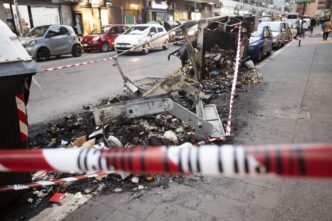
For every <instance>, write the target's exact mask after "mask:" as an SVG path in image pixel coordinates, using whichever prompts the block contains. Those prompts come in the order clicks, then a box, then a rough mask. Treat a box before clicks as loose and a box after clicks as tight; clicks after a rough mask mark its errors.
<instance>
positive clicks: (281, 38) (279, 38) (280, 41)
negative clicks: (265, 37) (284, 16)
mask: <svg viewBox="0 0 332 221" xmlns="http://www.w3.org/2000/svg"><path fill="white" fill-rule="evenodd" d="M260 25H262V26H269V27H270V28H271V31H272V36H273V44H272V46H273V47H274V48H280V47H282V46H284V45H285V43H286V40H287V38H288V36H289V35H288V31H287V30H286V24H285V22H283V21H271V22H262V23H260Z"/></svg>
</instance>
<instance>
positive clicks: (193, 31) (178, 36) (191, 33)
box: [174, 21, 198, 42]
mask: <svg viewBox="0 0 332 221" xmlns="http://www.w3.org/2000/svg"><path fill="white" fill-rule="evenodd" d="M182 23H183V22H182ZM185 23H186V24H185V25H184V27H185V28H186V30H187V34H188V37H189V38H190V39H194V38H196V37H197V33H198V22H197V21H185ZM184 40H185V37H184V35H183V33H182V30H181V29H177V30H176V31H175V35H174V41H176V42H181V41H184Z"/></svg>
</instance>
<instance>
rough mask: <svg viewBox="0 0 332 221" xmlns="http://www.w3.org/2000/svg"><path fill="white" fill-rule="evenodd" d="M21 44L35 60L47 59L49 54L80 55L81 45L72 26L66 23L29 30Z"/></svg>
mask: <svg viewBox="0 0 332 221" xmlns="http://www.w3.org/2000/svg"><path fill="white" fill-rule="evenodd" d="M22 44H23V46H24V47H25V49H26V50H27V52H28V53H29V54H30V56H31V57H32V58H34V59H36V60H37V61H47V60H48V59H49V57H50V56H60V55H65V54H72V55H73V56H74V57H79V56H81V55H82V46H81V43H80V41H79V40H78V38H77V35H76V34H75V32H74V30H73V28H72V27H70V26H67V25H44V26H38V27H35V28H33V29H31V30H30V31H29V33H28V34H27V35H26V36H25V37H24V38H23V39H22Z"/></svg>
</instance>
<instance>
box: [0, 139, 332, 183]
mask: <svg viewBox="0 0 332 221" xmlns="http://www.w3.org/2000/svg"><path fill="white" fill-rule="evenodd" d="M331 168H332V144H306V145H305V144H302V145H264V146H262V145H252V146H233V145H223V146H213V145H205V146H201V147H195V146H193V145H192V144H189V143H185V144H183V145H181V146H173V147H169V148H167V147H164V146H160V147H147V148H139V147H138V148H133V149H127V148H122V149H107V150H97V149H92V148H80V149H64V148H60V149H39V150H0V171H7V172H11V171H36V170H47V171H54V170H55V171H67V172H69V171H76V172H82V171H113V170H115V171H125V172H129V173H139V174H144V173H149V174H162V173H170V174H192V173H193V174H195V173H199V174H202V175H226V176H235V177H236V176H254V177H257V176H264V175H279V176H293V177H298V176H300V177H302V176H305V177H329V178H332V170H331Z"/></svg>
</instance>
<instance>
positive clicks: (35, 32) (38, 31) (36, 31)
mask: <svg viewBox="0 0 332 221" xmlns="http://www.w3.org/2000/svg"><path fill="white" fill-rule="evenodd" d="M49 27H50V25H45V26H39V27H35V28H33V29H31V30H30V31H29V33H28V34H27V35H26V36H27V37H35V38H39V37H42V36H44V34H45V33H46V31H47V30H48V28H49Z"/></svg>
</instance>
